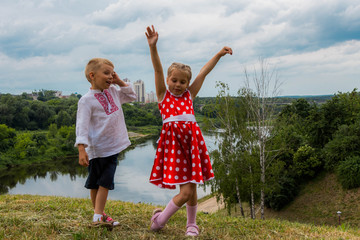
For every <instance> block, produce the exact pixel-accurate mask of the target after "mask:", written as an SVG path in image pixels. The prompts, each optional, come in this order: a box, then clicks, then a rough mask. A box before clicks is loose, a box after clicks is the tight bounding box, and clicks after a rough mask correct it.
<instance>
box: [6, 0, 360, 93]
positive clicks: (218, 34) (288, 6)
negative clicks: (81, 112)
mask: <svg viewBox="0 0 360 240" xmlns="http://www.w3.org/2000/svg"><path fill="white" fill-rule="evenodd" d="M151 24H154V25H155V27H156V29H157V30H158V31H159V34H160V38H159V42H158V49H159V53H160V57H161V59H162V62H163V65H164V68H165V69H166V68H167V66H168V65H169V64H170V63H171V62H173V61H181V62H185V63H187V64H190V65H191V66H192V69H193V71H194V75H195V74H196V73H197V72H198V71H199V70H200V69H201V67H202V66H203V64H205V63H206V61H208V60H209V59H210V58H211V57H212V56H213V55H214V54H215V53H216V52H217V51H219V50H220V48H221V47H222V46H224V45H229V46H231V47H232V48H233V50H234V55H233V56H226V57H225V58H223V59H222V60H221V61H220V62H219V64H218V66H217V67H216V68H215V69H214V71H213V72H212V73H211V74H210V75H209V76H208V78H207V80H206V83H205V85H204V87H203V88H204V89H205V90H201V91H200V96H202V95H203V96H215V95H216V93H217V90H216V89H215V83H216V81H219V80H221V81H225V82H228V83H229V84H233V85H234V86H239V87H240V86H241V83H242V80H243V79H242V71H243V68H244V67H245V66H252V65H253V64H255V63H256V61H257V59H258V58H259V57H265V58H267V59H269V61H273V62H274V64H276V66H277V68H278V70H279V73H280V76H282V77H283V78H284V79H283V80H284V81H285V82H286V84H285V85H284V90H283V94H285V95H286V94H317V93H318V94H324V93H334V92H337V91H338V90H340V91H351V90H352V88H355V87H357V85H356V84H357V82H356V81H355V79H356V78H358V77H357V76H359V73H360V70H357V69H359V67H358V65H357V64H358V63H359V62H358V59H359V54H358V53H359V51H360V45H359V42H360V3H359V2H358V1H350V0H327V1H325V0H319V1H315V2H314V1H301V0H291V1H290V0H277V1H266V0H254V1H250V0H241V1H239V0H236V1H235V0H231V1H225V0H222V1H215V0H199V1H192V0H185V1H167V0H153V1H145V2H144V1H140V0H133V1H130V0H106V1H85V0H81V1H73V0H46V1H45V0H42V1H41V0H31V1H20V0H18V1H10V0H5V1H3V2H2V7H1V9H0V71H1V75H0V92H12V93H21V92H22V91H28V90H30V91H31V90H34V89H41V88H45V89H57V90H62V91H64V92H65V93H71V92H80V93H84V92H86V91H87V89H88V87H89V84H88V82H87V81H86V80H85V79H84V77H83V68H84V66H85V64H86V62H87V61H88V60H89V59H90V58H92V57H97V56H99V57H106V58H109V59H111V60H112V61H113V62H114V63H115V64H116V68H117V69H118V70H117V71H118V72H121V73H122V75H121V76H122V77H128V78H130V79H131V80H134V81H135V80H137V79H143V80H144V81H145V84H146V88H147V91H150V90H153V91H154V84H153V72H152V71H153V70H152V65H151V62H150V57H149V50H148V46H147V42H146V38H145V35H144V32H145V28H146V26H148V25H151ZM325 73H326V74H325ZM337 79H343V80H342V81H341V82H342V84H339V83H338V80H337ZM324 81H328V84H325V85H324ZM309 85H311V86H312V87H311V88H309ZM235 88H237V87H234V89H235Z"/></svg>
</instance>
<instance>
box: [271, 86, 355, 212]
mask: <svg viewBox="0 0 360 240" xmlns="http://www.w3.org/2000/svg"><path fill="white" fill-rule="evenodd" d="M274 128H275V131H274V133H275V134H274V139H273V140H272V148H273V149H278V150H279V154H278V155H277V161H280V162H281V163H282V164H283V169H282V171H281V176H280V178H279V181H278V182H277V184H276V185H275V188H273V189H271V190H272V191H271V192H269V194H268V197H267V204H268V206H270V207H271V208H273V209H281V208H282V207H284V206H285V205H286V204H288V203H289V202H290V201H292V200H293V199H294V197H295V196H296V195H297V194H298V192H299V189H300V186H301V185H302V184H303V183H304V182H306V181H307V180H309V179H312V178H314V177H315V176H316V175H317V174H318V173H319V172H321V171H323V170H325V171H329V172H334V173H336V175H337V177H338V181H339V182H340V183H341V185H342V186H343V187H344V188H346V189H350V188H357V187H360V93H359V92H357V90H356V89H355V90H354V91H352V92H350V93H338V94H336V95H335V96H333V97H332V98H331V99H330V100H328V101H326V102H325V103H324V104H321V105H318V104H314V103H311V102H308V101H307V100H305V99H298V100H295V101H293V102H292V103H291V104H290V105H287V106H286V107H285V108H284V109H283V110H282V111H281V113H280V114H279V116H278V118H277V120H276V125H275V126H274Z"/></svg>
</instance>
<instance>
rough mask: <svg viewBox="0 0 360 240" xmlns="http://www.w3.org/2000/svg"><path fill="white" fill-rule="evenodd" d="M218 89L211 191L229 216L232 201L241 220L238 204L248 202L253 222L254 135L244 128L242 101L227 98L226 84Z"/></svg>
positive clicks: (222, 84) (245, 126) (244, 116)
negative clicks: (214, 174)
mask: <svg viewBox="0 0 360 240" xmlns="http://www.w3.org/2000/svg"><path fill="white" fill-rule="evenodd" d="M218 87H219V88H220V90H219V94H218V96H217V102H216V112H217V120H218V121H219V122H220V124H218V125H219V128H220V129H219V130H220V131H219V132H220V133H219V138H218V147H219V150H218V151H215V152H213V153H212V158H213V159H214V163H213V168H214V171H215V172H216V178H215V179H214V180H213V181H212V182H211V184H212V191H213V192H216V193H217V197H218V199H219V198H220V196H221V197H223V199H224V202H225V203H226V207H227V209H228V211H229V213H230V209H231V204H232V203H233V202H235V201H236V202H237V203H238V204H239V208H240V211H241V215H242V216H245V214H244V209H243V206H242V202H243V201H249V202H250V212H251V217H252V218H255V211H254V206H255V195H256V190H255V188H256V186H258V183H256V182H255V181H257V179H258V177H256V176H255V175H256V173H257V172H258V171H256V164H254V161H253V159H254V158H253V157H252V156H251V155H252V152H251V150H250V148H251V143H252V142H253V141H254V134H253V131H252V130H250V129H249V128H248V126H247V123H248V121H246V119H247V112H246V108H247V107H246V106H245V105H244V104H246V101H244V100H245V99H244V98H241V97H231V96H230V95H229V87H228V86H227V85H226V84H224V83H221V82H220V83H218ZM235 196H236V197H235Z"/></svg>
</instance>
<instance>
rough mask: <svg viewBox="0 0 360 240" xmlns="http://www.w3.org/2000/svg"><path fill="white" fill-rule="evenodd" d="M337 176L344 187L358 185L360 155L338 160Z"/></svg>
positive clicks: (359, 178) (359, 185)
mask: <svg viewBox="0 0 360 240" xmlns="http://www.w3.org/2000/svg"><path fill="white" fill-rule="evenodd" d="M337 177H338V180H339V182H340V184H341V185H342V186H343V188H345V189H351V188H357V187H360V156H352V157H347V158H346V159H345V161H342V162H340V163H339V165H338V168H337Z"/></svg>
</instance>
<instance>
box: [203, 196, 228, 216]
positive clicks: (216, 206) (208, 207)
mask: <svg viewBox="0 0 360 240" xmlns="http://www.w3.org/2000/svg"><path fill="white" fill-rule="evenodd" d="M224 207H225V204H224V202H223V201H222V199H220V201H219V202H217V201H216V197H212V198H209V199H208V200H206V201H204V202H201V203H199V206H198V211H201V212H207V213H214V212H217V211H218V210H220V209H223V208H224Z"/></svg>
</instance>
